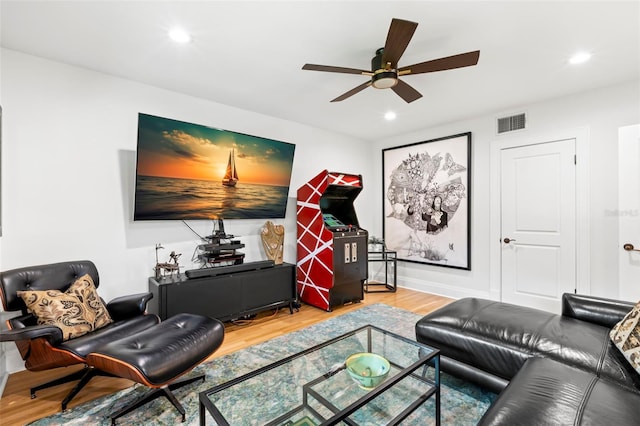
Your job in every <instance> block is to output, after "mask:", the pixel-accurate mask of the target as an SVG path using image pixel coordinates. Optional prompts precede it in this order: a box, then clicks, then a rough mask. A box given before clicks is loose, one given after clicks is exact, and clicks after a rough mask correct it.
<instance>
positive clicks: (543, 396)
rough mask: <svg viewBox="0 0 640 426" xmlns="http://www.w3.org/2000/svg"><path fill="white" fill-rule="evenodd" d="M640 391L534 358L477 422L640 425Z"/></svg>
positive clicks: (488, 423) (495, 425)
mask: <svg viewBox="0 0 640 426" xmlns="http://www.w3.org/2000/svg"><path fill="white" fill-rule="evenodd" d="M639 419H640V393H638V392H635V391H632V390H630V389H628V388H623V387H621V386H619V385H618V384H616V383H613V382H610V381H608V380H605V379H602V378H600V377H598V376H596V375H595V374H593V373H591V372H587V371H583V370H579V369H576V368H573V367H570V366H568V365H566V364H562V363H559V362H556V361H553V360H550V359H547V358H537V357H536V358H531V359H529V360H528V361H527V362H526V363H525V364H524V366H523V367H522V369H520V371H519V372H518V374H516V376H515V377H514V378H513V380H511V382H510V383H509V385H508V386H507V387H506V388H505V389H504V390H503V391H502V392H501V393H500V395H499V396H498V399H496V401H495V402H494V403H493V404H492V406H491V407H490V408H489V410H487V412H486V413H485V414H484V416H483V417H482V419H481V420H480V422H479V423H478V424H479V425H482V426H489V425H491V426H497V425H509V426H515V425H551V424H553V425H616V426H622V425H637V424H638V421H639Z"/></svg>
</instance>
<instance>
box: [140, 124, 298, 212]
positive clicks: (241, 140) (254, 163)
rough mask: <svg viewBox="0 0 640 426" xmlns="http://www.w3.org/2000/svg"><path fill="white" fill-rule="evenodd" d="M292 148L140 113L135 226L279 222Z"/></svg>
mask: <svg viewBox="0 0 640 426" xmlns="http://www.w3.org/2000/svg"><path fill="white" fill-rule="evenodd" d="M294 151H295V145H294V144H291V143H287V142H281V141H276V140H273V139H267V138H262V137H258V136H251V135H246V134H242V133H236V132H231V131H228V130H221V129H216V128H212V127H207V126H202V125H198V124H191V123H186V122H183V121H178V120H172V119H168V118H162V117H156V116H153V115H148V114H142V113H140V114H138V147H137V161H136V185H135V203H134V204H135V207H134V214H133V218H134V220H197V219H270V218H284V217H285V210H286V207H287V198H288V194H289V184H290V181H291V170H292V167H293V154H294Z"/></svg>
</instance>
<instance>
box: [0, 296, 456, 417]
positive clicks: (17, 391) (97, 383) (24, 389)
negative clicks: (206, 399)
mask: <svg viewBox="0 0 640 426" xmlns="http://www.w3.org/2000/svg"><path fill="white" fill-rule="evenodd" d="M451 301H452V299H449V298H446V297H441V296H435V295H432V294H427V293H421V292H417V291H413V290H408V289H403V288H399V289H398V291H397V292H396V293H366V294H365V299H364V300H363V301H362V302H361V303H356V304H348V305H344V306H339V307H336V308H335V309H334V310H333V312H326V311H323V310H322V309H318V308H315V307H313V306H308V305H302V307H301V308H300V311H299V312H296V313H294V314H293V315H290V314H289V310H288V309H280V310H279V311H277V312H275V313H274V312H273V311H267V312H265V313H263V314H261V315H259V316H258V317H256V318H255V319H253V320H250V321H237V322H235V323H227V324H226V326H225V340H224V343H223V344H222V346H221V347H220V349H218V351H216V353H214V354H213V355H212V356H211V358H210V359H213V358H217V357H220V356H222V355H226V354H229V353H232V352H235V351H237V350H240V349H243V348H246V347H249V346H252V345H255V344H257V343H261V342H264V341H266V340H269V339H272V338H274V337H277V336H280V335H282V334H286V333H290V332H292V331H296V330H298V329H301V328H304V327H308V326H310V325H312V324H315V323H316V322H319V321H323V320H326V319H329V318H331V317H333V316H337V315H341V314H344V313H347V312H349V311H352V310H356V309H358V308H360V307H362V306H363V305H369V304H374V303H386V304H387V305H391V306H396V307H398V308H402V309H406V310H408V311H412V312H415V313H418V314H422V315H424V314H427V313H429V312H431V311H433V310H435V309H437V308H439V307H441V306H444V305H446V304H448V303H450V302H451ZM81 368H82V366H73V367H65V368H58V369H54V370H48V371H43V372H31V371H20V372H17V373H14V374H12V375H10V376H9V380H8V381H7V386H6V387H5V390H4V393H3V395H2V398H0V425H2V426H11V425H24V424H26V423H29V422H31V421H34V420H37V419H40V418H42V417H46V416H49V415H51V414H54V413H56V412H57V411H59V410H60V402H61V401H62V399H64V397H65V396H66V394H67V393H68V392H69V391H70V390H71V389H72V388H73V386H74V385H75V383H76V382H72V383H68V384H65V385H59V386H56V387H53V388H49V389H44V390H41V391H39V392H38V394H37V398H36V399H31V398H30V395H29V388H31V387H33V386H36V385H38V384H41V383H45V382H47V381H49V380H52V379H55V378H57V377H62V376H64V375H66V374H69V373H71V372H73V371H75V370H79V369H81ZM132 384H133V382H131V381H129V380H125V379H116V378H107V377H96V378H93V379H92V380H91V381H90V382H89V384H88V385H87V386H86V387H85V388H84V389H83V390H82V391H81V392H80V393H79V394H78V395H77V396H76V397H75V398H74V399H73V400H72V401H71V403H70V404H69V408H73V407H75V406H77V405H80V404H82V403H84V402H87V401H91V400H93V399H96V398H99V397H101V396H104V395H108V394H110V393H113V392H117V391H119V390H121V389H124V388H126V387H129V386H131V385H132Z"/></svg>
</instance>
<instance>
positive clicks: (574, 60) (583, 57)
mask: <svg viewBox="0 0 640 426" xmlns="http://www.w3.org/2000/svg"><path fill="white" fill-rule="evenodd" d="M589 59H591V53H589V52H578V53H576V54H574V55H573V56H572V57H571V58H569V63H570V64H573V65H577V64H582V63H585V62H587V61H588V60H589Z"/></svg>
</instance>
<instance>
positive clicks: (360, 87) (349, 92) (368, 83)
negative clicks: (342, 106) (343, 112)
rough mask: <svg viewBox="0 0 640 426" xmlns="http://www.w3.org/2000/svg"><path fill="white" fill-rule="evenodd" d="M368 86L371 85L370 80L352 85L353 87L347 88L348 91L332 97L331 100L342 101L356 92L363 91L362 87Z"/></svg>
mask: <svg viewBox="0 0 640 426" xmlns="http://www.w3.org/2000/svg"><path fill="white" fill-rule="evenodd" d="M369 86H371V81H367V82H365V83H362V84H361V85H360V86H358V87H354V88H353V89H351V90H349V91H348V92H346V93H343V94H342V95H340V96H338V97H337V98H335V99H333V100H332V101H331V102H340V101H344V100H345V99H347V98H349V97H351V96H353V95H355V94H356V93H358V92H361V91H363V90H364V89H366V88H367V87H369Z"/></svg>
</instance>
